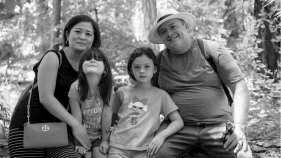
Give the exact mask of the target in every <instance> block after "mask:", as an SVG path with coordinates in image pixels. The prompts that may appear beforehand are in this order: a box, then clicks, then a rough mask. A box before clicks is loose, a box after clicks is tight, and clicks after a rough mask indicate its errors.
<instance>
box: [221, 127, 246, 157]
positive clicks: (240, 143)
mask: <svg viewBox="0 0 281 158" xmlns="http://www.w3.org/2000/svg"><path fill="white" fill-rule="evenodd" d="M235 146H236V148H235V149H234V153H238V152H239V151H240V150H241V149H242V150H243V151H244V152H246V151H247V150H248V142H247V139H246V136H245V133H244V131H243V130H242V128H241V127H239V126H235V129H234V132H233V133H232V134H231V135H230V137H229V138H228V139H227V141H226V142H225V143H224V148H226V150H227V151H229V150H231V149H232V148H234V147H235Z"/></svg>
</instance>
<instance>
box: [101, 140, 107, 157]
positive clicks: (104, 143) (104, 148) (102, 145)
mask: <svg viewBox="0 0 281 158" xmlns="http://www.w3.org/2000/svg"><path fill="white" fill-rule="evenodd" d="M108 150H109V144H108V141H106V140H103V141H102V142H101V144H100V151H101V153H103V154H107V152H108Z"/></svg>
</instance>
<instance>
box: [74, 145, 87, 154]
mask: <svg viewBox="0 0 281 158" xmlns="http://www.w3.org/2000/svg"><path fill="white" fill-rule="evenodd" d="M75 151H77V152H78V153H79V154H81V155H86V154H87V150H86V148H84V147H82V146H78V145H77V146H75Z"/></svg>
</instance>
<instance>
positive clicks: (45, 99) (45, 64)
mask: <svg viewBox="0 0 281 158" xmlns="http://www.w3.org/2000/svg"><path fill="white" fill-rule="evenodd" d="M58 68H59V59H58V57H57V55H56V54H55V53H52V52H50V53H48V54H46V55H45V57H44V58H43V59H42V61H41V63H40V66H39V68H38V89H39V99H40V102H41V104H42V105H43V106H44V107H45V108H46V109H47V110H48V111H49V112H50V113H51V114H52V115H53V116H55V117H57V118H58V119H60V120H61V121H64V122H66V123H67V124H68V125H69V126H71V127H72V130H73V134H74V136H75V137H76V138H77V140H78V141H79V142H80V143H81V144H82V145H83V146H84V147H85V148H89V147H90V146H91V142H90V139H89V137H88V135H87V131H86V129H85V128H84V127H83V126H82V125H81V123H80V122H79V121H78V120H77V119H75V118H74V117H73V116H72V115H71V114H70V113H69V112H68V111H66V109H65V108H64V107H63V106H62V105H61V103H60V102H59V101H58V100H57V99H56V98H55V96H54V91H55V87H56V79H57V73H58Z"/></svg>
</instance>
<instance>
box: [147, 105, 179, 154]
mask: <svg viewBox="0 0 281 158" xmlns="http://www.w3.org/2000/svg"><path fill="white" fill-rule="evenodd" d="M168 117H169V118H170V120H171V121H172V122H171V123H170V124H169V126H168V127H167V128H166V129H165V130H163V131H161V132H160V133H159V134H158V135H156V136H155V137H154V138H153V140H152V141H151V143H150V144H149V146H148V149H147V155H149V156H151V155H153V154H155V153H157V152H158V150H159V148H160V147H161V146H162V144H163V143H164V141H165V139H166V138H167V137H169V136H170V135H172V134H174V133H176V132H178V131H179V130H180V129H182V128H183V126H184V124H183V120H182V118H181V117H180V114H179V113H178V111H177V110H176V111H173V112H171V113H170V114H169V115H168Z"/></svg>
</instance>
